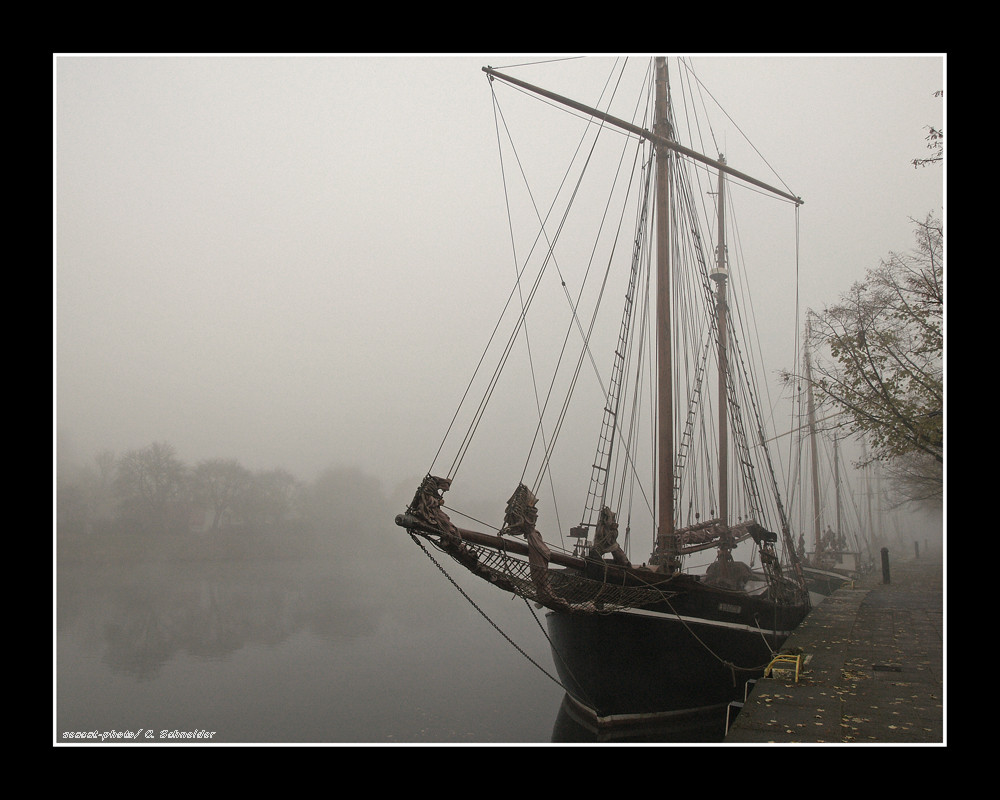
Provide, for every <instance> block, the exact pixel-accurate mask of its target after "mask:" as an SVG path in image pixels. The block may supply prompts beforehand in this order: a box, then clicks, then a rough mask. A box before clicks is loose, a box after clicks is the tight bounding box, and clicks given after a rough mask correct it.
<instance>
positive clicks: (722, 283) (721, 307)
mask: <svg viewBox="0 0 1000 800" xmlns="http://www.w3.org/2000/svg"><path fill="white" fill-rule="evenodd" d="M725 162H726V159H725V158H724V157H723V156H722V155H721V154H720V155H719V163H721V164H724V163H725ZM715 258H716V264H715V271H714V272H712V275H711V277H712V280H714V281H715V282H716V290H715V310H716V314H717V322H718V327H719V519H720V520H721V521H722V526H723V528H724V529H728V527H729V384H728V375H729V363H728V360H727V355H726V346H727V339H728V333H729V330H728V327H727V316H728V313H727V305H726V277H727V276H728V272H727V269H726V174H725V173H724V172H723V171H722V170H719V245H718V249H717V252H716V256H715Z"/></svg>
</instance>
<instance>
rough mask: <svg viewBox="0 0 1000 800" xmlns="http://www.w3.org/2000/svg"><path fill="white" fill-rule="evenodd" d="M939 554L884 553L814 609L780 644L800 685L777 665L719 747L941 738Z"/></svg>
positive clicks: (926, 741) (937, 741) (941, 580)
mask: <svg viewBox="0 0 1000 800" xmlns="http://www.w3.org/2000/svg"><path fill="white" fill-rule="evenodd" d="M943 601H944V570H943V560H942V556H941V552H940V551H939V550H938V551H935V550H933V549H932V550H930V551H928V552H924V553H922V554H921V557H920V558H915V557H914V554H913V553H912V552H911V553H908V554H907V555H906V557H900V558H894V556H893V552H892V551H890V553H889V583H883V576H882V572H881V568H879V569H878V570H877V571H876V572H875V573H873V574H871V575H867V576H865V577H864V578H862V579H861V580H859V581H858V582H857V583H856V584H855V585H854V586H853V587H848V588H843V589H839V590H837V591H836V592H834V593H833V594H832V595H830V596H829V597H827V598H826V599H825V600H823V602H822V603H820V604H819V605H817V606H816V607H815V608H814V609H813V610H812V611H811V612H810V614H809V616H808V617H806V619H805V620H804V621H803V622H802V624H801V625H799V627H798V628H797V629H796V630H795V632H794V633H793V634H792V636H791V637H789V639H788V640H787V641H786V642H785V646H784V648H783V650H784V651H785V652H791V653H801V654H802V656H803V661H804V664H803V668H802V671H801V672H800V675H799V680H798V682H796V681H795V679H794V672H793V671H792V670H785V669H782V670H775V671H774V672H773V673H772V676H771V677H769V678H762V679H761V680H759V681H758V682H757V684H756V686H755V687H754V688H753V690H752V691H751V693H750V696H749V697H748V698H747V702H746V704H745V705H744V706H743V709H742V710H741V711H740V712H739V714H738V715H737V716H736V719H735V721H734V722H733V724H732V726H731V727H730V730H729V733H728V734H727V735H726V739H725V742H726V744H732V743H735V744H749V743H764V742H777V743H809V742H812V743H860V744H894V745H905V744H945V725H944V615H943Z"/></svg>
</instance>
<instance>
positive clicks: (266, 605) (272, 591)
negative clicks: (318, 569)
mask: <svg viewBox="0 0 1000 800" xmlns="http://www.w3.org/2000/svg"><path fill="white" fill-rule="evenodd" d="M58 587H59V592H58V598H59V606H58V613H57V625H58V628H59V629H61V630H69V629H70V628H72V629H74V631H75V632H76V633H77V634H78V635H79V636H80V637H81V638H82V639H83V640H85V641H87V642H88V643H89V646H90V648H91V649H93V648H99V649H100V650H102V655H101V656H100V660H101V662H102V663H103V664H105V665H106V666H107V667H108V668H109V669H110V670H111V671H112V672H113V673H115V674H120V675H127V676H132V677H135V678H137V679H139V680H151V679H153V678H155V677H157V676H158V675H159V673H160V672H161V670H162V668H163V666H164V665H165V664H167V663H169V662H170V661H171V659H173V658H175V657H176V656H178V655H179V654H186V655H188V656H193V657H197V658H201V659H224V658H226V657H228V656H230V655H232V654H233V653H235V652H237V651H239V650H240V649H242V648H244V647H246V646H247V645H251V644H263V645H275V644H278V643H280V642H283V641H285V640H287V639H288V638H289V637H290V636H292V635H293V634H295V633H297V632H299V631H309V632H311V633H313V634H315V635H317V636H319V637H321V638H330V637H334V638H341V637H345V636H346V637H351V636H361V635H366V634H371V633H372V632H373V631H374V629H375V625H376V621H377V616H378V612H377V610H376V609H375V608H374V607H366V606H365V604H364V603H362V602H358V600H357V599H356V598H353V597H350V596H347V597H345V596H343V593H342V592H340V591H338V583H337V582H336V581H331V580H330V576H329V574H328V573H325V574H324V573H315V574H313V575H311V576H310V575H309V574H308V573H305V572H303V570H302V567H301V566H300V565H298V564H296V565H295V567H294V568H292V567H291V566H290V565H289V564H282V563H277V564H274V563H270V564H257V563H246V564H239V565H219V564H198V563H195V564H186V565H183V566H177V565H170V566H168V567H166V568H164V567H162V566H156V567H153V566H150V565H139V566H136V567H134V568H131V569H129V570H127V571H123V570H116V569H109V568H105V569H99V570H94V569H90V568H80V567H67V568H64V569H61V570H60V572H59V577H58Z"/></svg>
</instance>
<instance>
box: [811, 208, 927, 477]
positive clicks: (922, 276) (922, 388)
mask: <svg viewBox="0 0 1000 800" xmlns="http://www.w3.org/2000/svg"><path fill="white" fill-rule="evenodd" d="M914 222H915V224H916V227H917V230H916V232H915V239H916V247H915V248H914V250H912V251H911V252H909V253H905V254H898V253H892V254H890V256H889V258H887V259H885V260H883V261H882V263H881V264H880V265H879V266H878V267H877V268H875V269H871V270H868V274H867V277H866V279H865V280H864V281H862V282H859V283H856V284H855V285H854V286H852V287H851V289H850V291H849V292H848V293H847V294H845V295H844V296H842V297H841V300H840V302H839V303H837V304H836V305H833V306H830V307H828V308H826V309H824V310H823V311H822V312H821V313H818V314H816V313H813V314H812V315H811V326H810V328H811V341H810V342H809V343H808V345H809V346H810V348H811V351H812V352H813V353H814V354H815V357H814V361H813V385H814V387H815V388H816V389H817V390H818V394H819V396H820V398H821V400H823V401H824V402H825V403H827V404H829V405H832V406H833V407H835V408H836V409H838V410H840V411H841V412H843V414H844V415H845V416H846V417H847V419H848V420H849V421H850V422H849V426H850V427H851V429H852V431H853V432H856V433H859V434H860V435H862V436H863V437H864V438H865V440H866V441H867V443H868V445H869V447H870V448H871V450H872V455H873V457H874V458H875V459H878V460H880V461H883V462H886V463H893V464H894V468H893V469H894V472H895V475H896V478H897V482H898V480H899V479H900V478H901V477H902V476H904V475H905V474H907V473H908V471H909V470H915V469H916V466H917V465H920V470H919V475H920V476H923V477H921V478H920V480H919V481H918V482H919V483H920V484H921V488H920V491H919V494H920V495H921V496H923V495H924V494H925V493H926V490H927V486H926V482H925V480H924V478H926V476H927V474H928V470H927V469H926V462H927V461H928V460H929V461H931V462H934V463H936V464H938V465H941V464H942V463H943V460H944V414H943V408H944V372H943V350H944V328H943V315H944V267H943V260H942V253H943V229H942V226H941V222H940V221H939V220H938V219H936V218H935V217H934V216H933V215H928V217H927V219H926V220H925V221H924V222H916V221H914ZM913 474H914V477H915V478H916V477H917V472H916V471H914V473H913ZM938 496H940V481H939V482H938Z"/></svg>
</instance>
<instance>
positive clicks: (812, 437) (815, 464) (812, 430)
mask: <svg viewBox="0 0 1000 800" xmlns="http://www.w3.org/2000/svg"><path fill="white" fill-rule="evenodd" d="M811 328H812V326H811V325H810V321H809V320H808V319H807V320H806V401H807V404H808V405H807V408H806V413H807V414H808V417H809V441H810V443H811V445H812V490H813V532H814V536H815V544H814V545H813V551H814V552H816V553H819V551H820V545H821V539H820V536H821V534H820V521H819V505H820V504H819V453H818V452H817V444H816V408H815V403H814V400H813V385H812V362H811V361H810V360H809V341H810V338H811V337H810V330H811Z"/></svg>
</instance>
